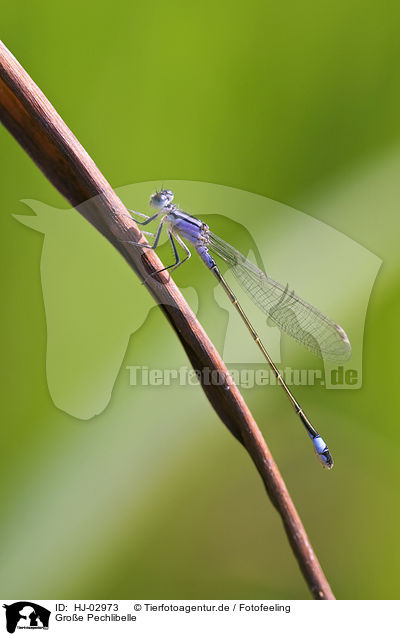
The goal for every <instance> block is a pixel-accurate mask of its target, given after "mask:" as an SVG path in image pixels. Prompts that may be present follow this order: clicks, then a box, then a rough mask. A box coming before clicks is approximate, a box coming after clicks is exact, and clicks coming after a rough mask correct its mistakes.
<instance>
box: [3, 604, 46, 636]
mask: <svg viewBox="0 0 400 636" xmlns="http://www.w3.org/2000/svg"><path fill="white" fill-rule="evenodd" d="M3 607H4V608H5V610H6V626H7V631H8V633H9V634H13V633H14V632H15V630H16V629H17V628H18V629H48V628H49V618H50V614H51V612H50V610H48V609H46V608H45V607H42V606H41V605H37V603H32V602H31V601H18V602H17V603H12V604H11V605H3Z"/></svg>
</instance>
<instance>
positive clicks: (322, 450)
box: [310, 435, 333, 468]
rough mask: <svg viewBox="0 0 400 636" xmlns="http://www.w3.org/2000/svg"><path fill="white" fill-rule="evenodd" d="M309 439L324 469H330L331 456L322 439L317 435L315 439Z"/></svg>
mask: <svg viewBox="0 0 400 636" xmlns="http://www.w3.org/2000/svg"><path fill="white" fill-rule="evenodd" d="M310 437H311V436H310ZM311 439H312V443H313V444H314V448H315V452H316V454H317V457H318V459H319V461H320V462H321V464H322V465H323V466H324V468H332V467H333V459H332V455H331V454H330V452H329V448H328V446H327V445H326V443H325V442H324V440H323V439H322V437H321V436H320V435H317V436H316V437H311Z"/></svg>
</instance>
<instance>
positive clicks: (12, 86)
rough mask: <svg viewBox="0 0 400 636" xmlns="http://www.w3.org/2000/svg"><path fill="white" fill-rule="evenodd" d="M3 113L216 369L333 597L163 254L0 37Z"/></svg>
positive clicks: (221, 402) (194, 351) (196, 352)
mask: <svg viewBox="0 0 400 636" xmlns="http://www.w3.org/2000/svg"><path fill="white" fill-rule="evenodd" d="M0 120H1V121H2V122H3V124H4V126H5V127H6V128H7V129H8V130H9V131H10V132H11V134H12V135H14V137H15V138H16V139H17V141H18V142H19V143H20V144H21V146H22V147H23V148H24V150H25V151H26V152H27V153H28V154H29V155H30V157H31V158H32V159H33V161H34V162H35V163H36V164H37V165H38V166H39V168H40V169H41V170H42V171H43V173H44V174H45V175H46V176H47V178H48V179H49V181H50V182H51V183H52V184H53V185H54V186H55V187H56V188H57V190H58V191H59V192H60V193H61V194H62V195H63V196H64V197H65V198H66V199H67V200H68V201H69V202H70V203H71V204H72V205H73V206H74V207H75V208H76V209H77V210H78V211H79V212H80V213H81V214H83V215H84V216H85V218H86V219H87V220H88V221H89V222H90V223H92V225H93V226H94V227H95V228H96V229H97V230H98V231H99V232H101V233H102V234H103V235H104V236H105V237H106V238H107V239H108V240H109V241H110V242H111V243H112V244H113V245H114V247H115V248H116V249H117V250H118V251H119V252H120V253H121V254H122V255H123V257H124V258H125V259H126V261H127V262H128V263H129V265H130V266H131V267H132V269H133V270H134V271H135V272H136V273H137V275H138V276H139V277H140V278H141V280H142V281H143V280H145V281H146V283H145V284H146V286H147V288H148V290H149V292H150V293H151V294H152V296H153V297H154V299H155V300H156V302H157V303H158V304H159V305H160V307H161V309H162V311H163V312H164V314H165V316H166V318H167V319H168V320H169V322H170V324H171V325H172V327H173V329H174V330H175V332H176V334H177V335H178V338H179V340H180V341H181V343H182V346H183V347H184V349H185V351H186V353H187V355H188V357H189V359H190V362H191V364H192V366H193V368H194V369H196V370H200V371H201V370H202V369H210V370H211V371H217V372H219V374H220V377H221V378H223V382H222V383H221V384H219V383H218V384H216V383H205V382H203V383H202V388H203V390H204V392H205V394H206V396H207V398H208V399H209V401H210V402H211V404H212V406H213V408H214V410H215V411H216V412H217V414H218V415H219V417H220V418H221V420H222V421H223V422H224V424H225V425H226V426H227V427H228V428H229V430H230V431H231V432H232V433H233V434H234V435H235V436H236V437H237V438H238V439H239V441H240V442H241V443H242V444H243V445H244V446H245V448H246V449H247V451H248V453H249V454H250V456H251V458H252V460H253V462H254V463H255V465H256V467H257V469H258V471H259V473H260V475H261V477H262V479H263V481H264V484H265V486H266V489H267V492H268V494H269V497H270V499H271V501H272V503H273V505H274V506H275V508H276V509H277V511H278V512H279V514H280V516H281V518H282V521H283V525H284V528H285V530H286V534H287V536H288V538H289V541H290V545H291V546H292V549H293V552H294V554H295V556H296V558H297V561H298V563H299V565H300V568H301V571H302V573H303V575H304V578H305V580H306V582H307V584H308V586H309V588H310V590H311V592H312V594H313V596H314V598H316V599H333V598H334V596H333V594H332V591H331V589H330V587H329V584H328V581H327V580H326V578H325V575H324V573H323V571H322V568H321V566H320V564H319V562H318V559H317V557H316V555H315V553H314V551H313V549H312V547H311V544H310V542H309V540H308V537H307V534H306V531H305V529H304V527H303V524H302V523H301V520H300V517H299V515H298V513H297V511H296V508H295V506H294V504H293V502H292V500H291V498H290V495H289V493H288V490H287V488H286V485H285V483H284V481H283V479H282V476H281V475H280V473H279V470H278V468H277V466H276V464H275V461H274V460H273V458H272V456H271V453H270V451H269V449H268V446H267V445H266V443H265V441H264V439H263V437H262V435H261V432H260V430H259V429H258V427H257V424H256V422H255V421H254V419H253V417H252V415H251V413H250V410H249V408H248V406H247V404H246V403H245V401H244V399H243V397H242V395H241V394H240V392H239V390H238V388H237V387H236V386H235V384H234V383H233V382H232V380H231V378H230V376H229V373H228V371H227V369H226V367H225V364H224V362H223V361H222V359H221V357H220V356H219V354H218V352H217V351H216V349H215V347H214V345H213V344H212V342H211V341H210V339H209V338H208V336H207V334H206V333H205V331H204V329H203V328H202V326H201V325H200V323H199V321H198V320H197V318H196V316H195V315H194V314H193V312H192V310H191V309H190V307H189V306H188V304H187V303H186V301H185V299H184V298H183V296H182V294H181V293H180V291H179V289H178V288H177V287H176V285H175V284H174V282H173V280H172V279H171V277H170V276H169V275H168V274H167V273H165V272H164V273H162V274H158V275H156V276H153V277H150V278H149V274H150V273H152V272H155V271H158V270H159V269H161V268H162V264H161V262H160V260H159V259H158V256H157V254H155V253H154V252H153V251H151V250H144V249H142V248H140V247H137V246H132V245H129V244H128V243H126V242H122V241H126V240H130V241H138V242H139V241H140V242H143V243H145V241H144V239H143V236H142V234H141V233H140V231H139V229H138V227H137V225H136V224H135V222H134V221H133V219H131V218H130V216H129V214H128V213H127V211H126V208H125V207H124V205H123V203H122V202H121V201H120V199H119V198H118V197H117V195H116V194H115V192H114V191H113V189H112V188H111V186H110V185H109V184H108V182H107V181H106V179H105V178H104V177H103V175H102V174H101V172H100V171H99V169H98V168H97V166H96V164H95V163H94V162H93V160H92V159H91V158H90V157H89V155H88V153H87V152H86V151H85V150H84V148H83V147H82V146H81V144H80V143H79V142H78V140H77V139H76V138H75V137H74V135H73V134H72V132H71V131H70V130H69V128H68V127H67V126H66V124H65V123H64V121H63V120H62V119H61V117H60V116H59V115H58V114H57V112H56V111H55V109H54V108H53V106H52V105H51V104H50V102H49V101H48V99H47V98H46V97H45V96H44V95H43V93H42V92H41V91H40V90H39V88H38V87H37V86H36V84H35V83H34V82H33V81H32V79H31V78H30V77H29V75H28V74H27V73H26V71H25V70H24V69H23V68H22V66H21V65H20V64H19V63H18V62H17V60H16V59H15V58H14V57H13V55H12V54H11V53H10V52H9V51H8V49H7V48H6V47H5V46H4V44H3V43H2V42H0Z"/></svg>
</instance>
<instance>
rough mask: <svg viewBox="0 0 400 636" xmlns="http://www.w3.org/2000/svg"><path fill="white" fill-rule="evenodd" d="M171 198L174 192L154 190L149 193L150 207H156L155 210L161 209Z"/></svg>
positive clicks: (170, 201)
mask: <svg viewBox="0 0 400 636" xmlns="http://www.w3.org/2000/svg"><path fill="white" fill-rule="evenodd" d="M173 198H174V193H173V192H172V191H171V190H160V192H155V193H154V194H152V195H151V198H150V205H151V207H152V208H156V210H162V209H163V208H165V207H166V206H167V205H169V204H170V203H172V201H173Z"/></svg>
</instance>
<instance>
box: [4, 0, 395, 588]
mask: <svg viewBox="0 0 400 636" xmlns="http://www.w3.org/2000/svg"><path fill="white" fill-rule="evenodd" d="M399 19H400V6H399V5H398V3H396V2H386V3H379V4H378V3H376V2H371V1H367V2H366V1H365V0H364V1H363V2H361V1H360V2H355V1H351V2H344V1H343V0H339V1H337V2H332V1H331V2H319V3H316V2H310V1H306V2H280V3H279V5H278V4H277V3H272V2H270V1H268V2H261V1H258V2H254V1H252V0H250V1H248V2H245V3H244V2H239V1H235V2H229V3H228V2H225V1H222V2H219V3H215V2H208V1H207V2H201V3H200V2H196V3H194V2H189V3H181V2H168V3H167V2H154V1H151V0H150V1H147V2H143V1H140V2H133V3H123V2H119V1H118V0H116V1H115V2H113V3H112V5H110V4H109V3H99V2H97V3H96V4H95V5H94V4H91V5H89V4H87V5H85V4H84V3H82V2H79V3H78V2H75V1H71V2H68V3H65V2H59V3H57V5H54V4H53V3H50V2H43V3H41V4H40V6H37V5H33V4H30V3H25V5H24V12H23V15H21V6H18V7H17V6H15V7H13V6H11V5H8V6H4V7H3V9H2V25H3V28H2V38H3V40H4V42H5V44H6V45H7V46H8V47H9V49H10V50H11V51H12V52H13V54H14V55H15V56H16V57H17V58H18V60H19V61H20V62H21V63H22V64H23V66H24V67H25V68H26V69H27V71H28V72H29V73H30V74H31V76H32V77H33V79H34V80H35V81H36V82H37V84H38V85H39V86H40V88H41V89H42V90H43V91H44V93H45V94H46V95H47V97H48V98H49V99H50V100H51V101H52V103H53V104H54V106H55V107H56V108H57V110H58V111H59V113H60V114H61V116H62V117H63V118H64V119H65V121H66V122H67V124H68V125H69V126H70V127H71V129H72V130H73V132H74V133H75V134H76V135H77V137H78V139H79V140H80V141H81V143H82V144H83V145H84V146H85V148H86V149H87V150H88V152H89V153H90V154H91V156H92V157H93V158H94V160H95V161H96V162H97V164H98V165H99V167H100V169H101V170H102V171H103V173H104V175H105V176H106V177H107V179H108V180H109V181H110V183H111V184H112V185H113V186H114V187H119V186H123V185H127V184H132V183H137V182H142V181H150V180H153V181H154V180H156V181H157V180H159V182H160V184H161V183H162V182H163V183H164V184H167V183H168V179H173V180H188V181H199V182H211V183H215V184H222V185H225V186H231V187H234V188H239V189H242V190H247V191H250V192H254V193H257V194H261V195H264V196H267V197H269V198H271V199H275V200H277V201H280V202H283V203H285V204H287V205H289V206H292V207H294V208H297V209H299V210H302V211H304V212H306V213H307V214H309V215H311V216H313V217H315V218H316V219H319V220H321V221H323V222H325V223H327V224H329V225H330V226H332V227H334V228H335V229H337V230H339V231H340V232H343V233H344V234H346V235H347V236H349V237H351V238H352V239H354V240H355V241H357V242H358V243H360V244H361V245H363V246H365V247H366V248H367V249H369V250H371V252H373V253H374V254H376V255H377V256H378V257H380V258H381V259H382V261H383V265H382V268H381V270H380V272H379V274H378V278H377V280H376V284H375V286H374V289H373V292H372V296H371V300H370V305H369V309H368V314H367V319H366V327H365V334H364V364H363V387H362V388H361V389H359V390H356V391H346V390H339V391H327V390H324V389H322V388H319V387H298V390H297V392H296V394H297V396H298V397H299V400H300V401H303V402H304V404H306V409H307V411H308V412H309V414H310V415H311V414H312V417H313V420H314V421H315V422H319V423H321V424H322V428H323V430H324V432H326V435H327V438H328V440H329V444H330V447H331V448H332V449H333V450H334V453H335V458H336V467H335V469H334V471H331V472H330V473H326V472H325V471H322V470H321V469H320V467H319V465H318V464H317V462H315V460H313V458H312V453H311V450H310V448H309V444H308V443H307V440H306V441H304V434H303V432H302V431H300V430H298V428H297V427H296V426H295V424H293V426H292V427H291V426H290V423H293V418H292V416H291V413H290V409H289V407H288V404H287V403H286V401H285V399H284V397H282V395H281V394H280V392H279V391H276V390H273V389H272V390H268V389H265V388H257V389H252V390H247V391H244V395H245V398H246V399H247V401H248V403H249V405H250V407H251V409H252V411H253V413H254V415H255V417H256V419H257V420H258V421H259V423H260V425H261V426H262V428H263V431H264V433H265V436H266V439H267V442H268V443H269V445H270V447H271V449H272V451H273V453H274V456H275V457H276V459H277V460H278V463H279V465H280V468H281V470H282V472H283V475H284V477H285V479H286V480H287V483H288V486H289V489H290V491H291V494H292V496H293V498H294V501H295V503H296V505H297V507H298V509H299V512H300V514H301V516H302V518H303V521H304V523H305V526H306V528H307V529H308V532H309V535H310V539H311V541H312V543H313V545H314V547H315V549H316V551H317V554H318V556H319V558H320V560H321V563H322V566H323V567H324V569H325V572H326V574H327V577H328V579H329V581H330V583H331V585H332V587H333V590H334V592H335V593H336V594H337V596H338V598H344V599H349V598H355V599H362V598H364V599H365V598H367V599H369V598H398V596H399V587H400V584H399V581H398V571H399V565H400V563H399V550H398V536H399V521H400V514H399V509H398V488H399V468H398V458H397V457H398V450H399V439H400V432H399V427H398V422H397V419H398V416H397V413H398V409H399V406H400V405H399V403H398V402H399V398H398V397H397V398H396V395H398V394H399V392H398V378H397V372H396V368H395V364H396V362H395V361H396V360H397V354H398V348H399V345H398V338H396V337H395V330H396V329H397V325H398V316H399V309H400V307H399V304H400V303H399V293H398V276H399V263H400V260H399V256H398V251H399V250H398V240H397V236H398V233H399V229H400V220H399V214H398V203H397V202H398V200H399V193H400V192H399V191H400V185H399V182H400V180H399V174H400V119H399V112H400V76H399V74H398V66H399V54H400V41H399V38H398V24H399ZM0 135H1V157H0V159H1V170H0V174H1V184H2V188H1V209H2V214H1V223H2V228H1V240H2V246H1V259H2V273H3V291H2V298H3V307H2V312H1V320H2V334H3V347H2V357H3V364H2V379H1V386H2V436H1V437H2V443H1V457H2V458H1V472H2V476H1V480H0V488H1V507H2V514H1V519H2V521H1V528H0V536H1V541H0V545H1V546H2V548H1V560H0V596H2V597H3V598H5V599H7V598H13V599H15V598H19V599H20V598H37V599H40V598H42V599H45V598H56V599H58V598H95V599H97V598H99V599H100V598H101V599H107V598H121V599H125V598H172V599H178V598H271V599H273V598H287V599H297V598H309V592H308V590H307V588H306V586H305V583H304V581H303V579H302V577H301V574H300V572H299V569H298V566H297V564H296V562H295V560H294V558H293V556H292V554H291V551H290V549H289V546H288V543H287V540H286V537H285V535H284V533H283V530H282V527H281V523H280V520H279V518H278V516H277V514H276V513H275V511H274V509H273V507H272V506H271V504H270V503H269V501H268V500H267V498H266V495H265V492H264V489H263V486H262V483H261V480H260V479H259V477H258V475H257V473H256V471H255V469H254V467H253V465H252V464H251V462H250V460H249V459H248V457H247V456H246V454H245V452H244V451H243V449H242V448H241V447H240V445H239V444H238V443H237V442H236V441H235V440H234V439H233V438H232V437H231V436H230V434H229V433H228V432H227V431H226V430H225V429H224V427H223V426H222V424H221V423H220V422H219V420H218V419H217V418H216V416H215V414H214V412H213V411H212V409H211V407H210V406H209V404H208V402H207V400H206V398H205V397H204V395H203V393H202V391H201V390H200V389H198V388H196V387H191V388H185V387H179V386H172V387H162V388H158V387H153V388H149V387H143V388H139V387H136V388H135V389H134V388H133V387H129V386H128V381H127V373H126V370H125V366H126V364H143V365H148V366H149V367H154V368H164V367H167V368H169V367H179V366H181V365H186V364H187V360H186V358H185V356H184V354H183V352H182V350H181V348H180V346H179V345H178V342H177V339H176V337H175V335H174V334H173V333H172V331H171V329H170V327H169V326H168V324H167V323H166V321H165V320H164V318H163V316H162V315H161V312H160V311H159V310H158V309H157V308H153V309H152V310H151V312H150V313H149V316H148V318H147V320H146V322H145V323H144V325H143V327H142V328H141V329H140V331H139V332H138V334H136V335H135V338H134V339H131V341H130V344H129V347H128V349H127V352H126V357H125V360H124V363H123V364H122V366H121V370H120V373H119V375H118V378H117V382H116V385H115V388H114V391H113V394H112V398H111V401H110V403H109V405H108V407H107V408H106V410H105V411H104V412H103V413H101V414H100V415H99V416H97V417H95V418H93V419H91V420H89V421H82V420H79V419H76V418H74V417H72V416H70V415H67V414H66V413H64V412H62V411H61V410H59V409H57V408H56V406H55V405H54V403H53V402H52V400H51V398H50V395H49V391H48V389H47V382H46V319H45V312H44V305H43V298H42V289H41V281H40V269H39V267H40V258H41V250H42V245H43V236H42V235H41V234H39V233H34V232H32V231H31V230H29V229H28V228H26V227H22V226H21V225H20V224H18V223H17V222H16V221H15V220H14V219H13V218H12V216H11V215H12V213H16V214H26V213H28V212H27V208H26V206H25V205H24V204H23V203H21V202H20V200H21V199H24V198H32V199H37V200H40V201H43V202H45V203H47V204H48V205H52V206H55V207H59V208H62V207H65V208H66V207H68V206H67V204H66V202H65V201H64V200H63V199H62V198H61V197H60V196H59V195H58V193H57V192H56V191H55V190H54V188H53V187H52V186H51V185H50V184H49V183H48V182H47V181H46V179H45V178H44V176H43V175H42V174H41V173H40V172H39V170H38V169H37V168H36V167H35V166H34V164H33V163H32V162H31V160H30V159H29V158H28V156H27V155H26V154H25V153H24V152H23V151H22V150H21V148H20V147H19V146H18V145H17V143H16V142H15V141H14V139H12V138H11V137H10V135H9V134H8V133H7V132H6V131H5V130H4V129H1V132H0ZM130 204H131V205H132V206H133V205H134V204H135V202H134V201H130ZM138 207H139V206H138ZM247 214H248V212H245V213H244V215H243V224H244V225H245V224H246V215H247ZM264 223H265V225H264V226H263V227H262V228H261V229H260V232H261V231H262V232H263V233H265V234H268V231H269V225H268V223H269V220H268V217H267V216H266V217H265V220H264ZM93 231H94V230H93ZM236 234H237V237H238V238H240V235H241V229H240V227H238V228H237V231H236ZM234 235H235V228H233V229H232V230H231V234H230V236H229V239H230V240H231V241H232V242H233V241H234V240H235V236H234ZM236 243H237V244H238V243H240V241H236ZM338 258H340V254H338ZM196 265H197V264H196ZM192 268H195V269H192ZM203 269H204V271H203ZM203 269H202V268H201V267H200V266H199V267H198V268H197V267H195V264H192V263H191V264H190V267H189V266H188V269H186V270H185V271H184V270H183V269H182V271H179V272H178V273H177V275H176V280H177V282H178V283H179V285H181V286H182V287H186V286H190V284H191V282H190V281H191V277H192V276H193V273H194V272H195V271H196V276H198V277H199V278H198V280H199V284H200V287H199V290H203V292H204V294H207V289H208V281H209V273H208V272H207V271H206V270H205V268H203ZM134 282H135V281H134ZM321 282H322V281H321ZM104 293H105V294H107V289H105V290H104ZM131 293H132V294H134V293H135V285H134V284H133V285H132V291H131ZM199 295H200V291H199ZM350 300H351V299H350ZM204 302H205V301H204ZM207 303H208V305H207V308H208V309H207V311H204V315H201V319H202V320H203V322H204V324H205V326H206V327H207V326H209V325H210V324H212V321H213V320H214V314H213V313H212V312H213V311H215V316H218V312H217V308H216V307H215V303H213V302H212V298H211V297H209V298H208V299H207ZM346 311H347V312H348V314H349V316H350V315H351V314H352V313H353V312H356V311H357V306H356V305H355V306H351V305H349V307H347V308H346ZM210 312H211V313H210ZM207 315H208V316H209V317H208V318H207V317H206V316H207ZM215 319H216V320H217V318H215ZM302 355H303V363H304V364H305V365H308V366H312V364H313V362H312V361H310V357H309V356H308V354H307V353H304V354H302ZM296 361H297V360H296ZM285 362H287V363H288V364H290V363H293V360H290V356H289V358H288V359H287V360H285ZM189 409H190V416H188V413H189ZM274 422H282V423H284V424H285V427H283V426H282V427H281V426H274V425H273V423H274ZM286 424H287V426H286ZM289 434H290V440H291V442H290V443H288V439H289Z"/></svg>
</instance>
